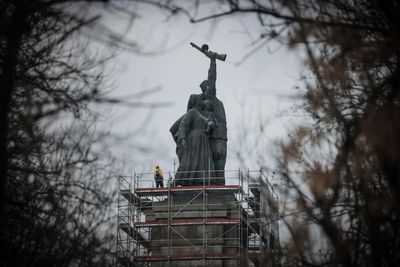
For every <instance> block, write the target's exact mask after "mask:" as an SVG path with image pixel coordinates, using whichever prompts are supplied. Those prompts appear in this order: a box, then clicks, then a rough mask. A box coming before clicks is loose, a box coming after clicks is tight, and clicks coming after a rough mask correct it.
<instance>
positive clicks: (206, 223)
mask: <svg viewBox="0 0 400 267" xmlns="http://www.w3.org/2000/svg"><path fill="white" fill-rule="evenodd" d="M239 213H240V209H239V202H238V200H237V199H236V197H235V195H234V193H233V192H231V191H218V192H217V191H215V192H213V191H192V192H191V191H189V192H179V193H174V194H170V195H169V199H168V198H166V199H164V200H163V201H159V202H153V206H152V212H151V213H149V214H148V215H147V216H146V221H154V222H158V223H160V224H162V225H157V226H152V227H150V236H151V239H150V240H151V251H152V256H154V258H157V257H159V258H160V259H161V258H164V257H169V258H170V262H168V258H167V260H159V261H152V262H151V266H203V264H204V266H238V260H239V257H238V255H239V252H240V251H239V247H240V245H241V244H240V243H241V240H243V239H241V238H240V232H239V231H240V227H239V225H240V214H239ZM164 223H165V224H164ZM164 259H165V258H164Z"/></svg>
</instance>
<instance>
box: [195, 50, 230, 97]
mask: <svg viewBox="0 0 400 267" xmlns="http://www.w3.org/2000/svg"><path fill="white" fill-rule="evenodd" d="M190 44H191V45H192V46H193V47H194V48H196V49H197V50H199V51H200V52H202V53H203V54H204V55H206V56H207V57H208V58H210V68H209V69H208V77H207V82H208V85H209V86H210V87H209V89H208V90H207V92H205V94H207V95H212V96H215V95H216V81H217V65H216V60H217V59H218V60H221V61H225V59H226V54H218V53H216V52H212V51H210V50H208V45H207V44H203V45H202V46H201V47H199V46H197V45H196V44H194V43H190Z"/></svg>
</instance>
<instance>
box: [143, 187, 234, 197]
mask: <svg viewBox="0 0 400 267" xmlns="http://www.w3.org/2000/svg"><path fill="white" fill-rule="evenodd" d="M201 190H208V191H239V190H240V186H239V185H206V186H202V185H191V186H177V187H161V188H154V187H150V188H136V189H135V193H136V194H137V195H167V194H168V191H171V192H188V191H201Z"/></svg>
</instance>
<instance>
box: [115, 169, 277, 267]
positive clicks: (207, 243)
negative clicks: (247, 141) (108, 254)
mask: <svg viewBox="0 0 400 267" xmlns="http://www.w3.org/2000/svg"><path fill="white" fill-rule="evenodd" d="M204 173H205V174H206V172H204ZM224 174H225V176H224V184H223V185H221V184H218V185H215V184H210V181H211V179H212V178H209V177H202V178H201V179H200V180H202V181H203V183H202V184H201V185H187V186H172V187H162V188H155V187H154V178H153V174H152V173H135V174H134V175H133V176H121V177H120V178H119V192H118V223H117V226H118V229H117V253H116V256H117V261H116V262H117V263H118V264H119V265H121V266H152V267H153V266H188V265H193V266H200V265H201V266H221V265H223V266H242V265H243V264H244V262H251V263H252V266H260V262H263V261H262V260H261V258H260V257H261V256H262V254H265V253H270V252H271V251H278V250H277V249H276V248H275V250H272V249H274V248H271V244H277V246H279V231H278V210H277V201H278V198H277V195H276V194H275V192H274V190H273V187H272V186H271V184H270V183H269V181H268V179H267V177H266V176H265V174H264V173H263V172H262V171H254V172H251V171H247V172H246V173H245V174H243V172H241V171H240V170H238V171H225V173H224ZM196 183H198V181H197V182H196ZM278 258H279V257H275V258H273V259H272V258H271V262H278V261H277V260H276V259H278ZM181 262H182V263H181ZM118 264H117V265H118ZM246 266H247V265H246ZM272 266H274V264H273V265H272ZM276 266H278V265H276Z"/></svg>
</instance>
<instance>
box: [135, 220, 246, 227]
mask: <svg viewBox="0 0 400 267" xmlns="http://www.w3.org/2000/svg"><path fill="white" fill-rule="evenodd" d="M236 223H240V219H204V220H203V219H200V220H199V219H194V220H172V221H150V222H135V223H134V225H135V226H136V227H150V226H165V225H198V224H236Z"/></svg>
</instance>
